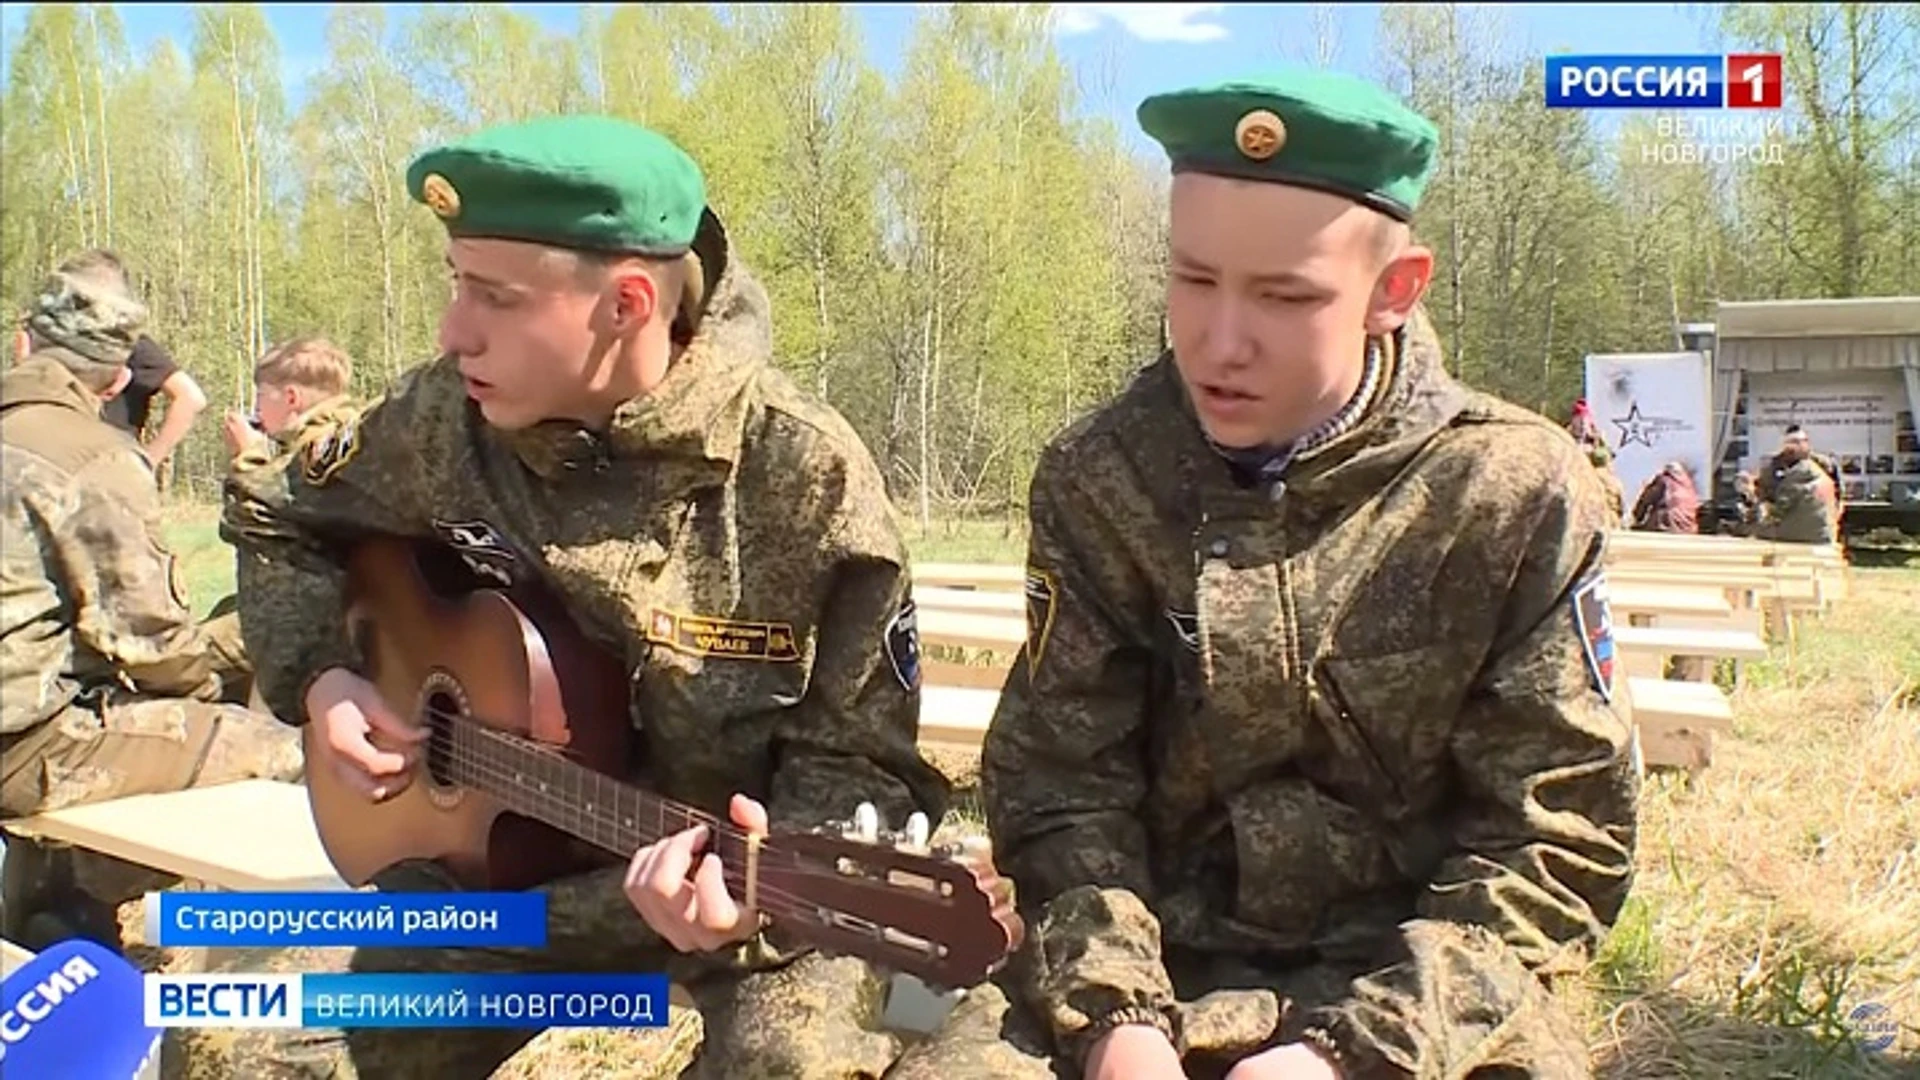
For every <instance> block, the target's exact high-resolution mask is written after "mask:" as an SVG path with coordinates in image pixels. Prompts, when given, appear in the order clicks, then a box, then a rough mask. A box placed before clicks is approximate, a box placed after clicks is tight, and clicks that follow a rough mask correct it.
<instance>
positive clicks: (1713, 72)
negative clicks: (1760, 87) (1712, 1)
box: [1546, 56, 1726, 109]
mask: <svg viewBox="0 0 1920 1080" xmlns="http://www.w3.org/2000/svg"><path fill="white" fill-rule="evenodd" d="M1725 76H1726V58H1725V57H1721V56H1549V57H1547V75H1546V96H1547V108H1549V109H1719V108H1723V107H1725V105H1726V82H1725Z"/></svg>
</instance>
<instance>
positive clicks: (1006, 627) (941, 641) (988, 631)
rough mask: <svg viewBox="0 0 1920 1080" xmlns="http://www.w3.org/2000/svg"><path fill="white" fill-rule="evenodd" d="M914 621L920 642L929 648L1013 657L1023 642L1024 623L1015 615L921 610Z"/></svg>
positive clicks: (938, 609)
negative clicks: (956, 648) (986, 651)
mask: <svg viewBox="0 0 1920 1080" xmlns="http://www.w3.org/2000/svg"><path fill="white" fill-rule="evenodd" d="M917 619H918V623H919V627H920V640H921V641H922V642H924V643H926V644H929V645H956V646H960V647H962V648H969V649H989V650H994V651H998V652H1008V653H1014V652H1019V651H1020V647H1021V646H1022V645H1024V644H1026V641H1027V620H1026V619H1025V618H1022V617H1021V616H1018V615H990V614H983V613H981V612H977V611H947V610H943V609H940V608H921V609H920V610H919V612H918V615H917Z"/></svg>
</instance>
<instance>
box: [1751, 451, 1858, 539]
mask: <svg viewBox="0 0 1920 1080" xmlns="http://www.w3.org/2000/svg"><path fill="white" fill-rule="evenodd" d="M1837 475H1838V474H1837V473H1835V472H1832V471H1829V470H1828V468H1827V467H1826V466H1825V465H1822V464H1821V463H1820V460H1819V458H1818V457H1817V456H1816V455H1815V454H1814V452H1813V444H1812V441H1811V440H1809V439H1808V438H1807V432H1806V429H1804V428H1802V427H1801V426H1800V425H1799V424H1793V425H1790V426H1789V427H1788V428H1787V431H1786V437H1785V438H1784V439H1783V440H1782V441H1781V445H1780V452H1779V453H1777V454H1775V455H1774V456H1773V458H1772V459H1771V460H1769V461H1768V462H1767V463H1766V465H1764V466H1763V467H1762V468H1761V471H1760V475H1759V476H1757V477H1755V479H1754V492H1755V494H1756V495H1758V497H1759V499H1760V503H1761V507H1762V510H1761V521H1760V524H1759V526H1758V528H1756V529H1755V531H1754V534H1755V535H1756V536H1759V537H1761V538H1763V539H1767V540H1784V541H1786V542H1788V543H1794V544H1831V543H1833V542H1834V539H1835V538H1836V537H1837V536H1838V535H1839V524H1840V506H1839V503H1840V497H1839V484H1838V481H1837V480H1835V477H1836V476H1837Z"/></svg>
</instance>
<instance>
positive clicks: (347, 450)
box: [302, 419, 360, 487]
mask: <svg viewBox="0 0 1920 1080" xmlns="http://www.w3.org/2000/svg"><path fill="white" fill-rule="evenodd" d="M359 452H360V424H359V422H358V420H352V419H350V420H346V421H343V422H341V424H340V425H339V426H337V427H335V428H334V429H333V430H332V431H329V432H327V433H326V434H325V435H322V436H321V437H319V438H317V439H315V440H313V441H312V442H310V443H308V444H307V447H306V461H305V463H304V468H303V469H302V472H303V473H304V474H305V476H306V480H307V483H309V484H312V485H313V486H315V487H319V486H320V485H322V484H325V483H326V482H328V481H329V480H332V479H333V477H334V474H335V473H338V472H339V471H340V470H341V468H342V467H344V466H345V465H346V463H347V462H349V461H352V460H353V455H355V454H357V453H359Z"/></svg>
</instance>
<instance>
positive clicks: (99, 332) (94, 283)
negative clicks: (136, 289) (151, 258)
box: [27, 272, 147, 364]
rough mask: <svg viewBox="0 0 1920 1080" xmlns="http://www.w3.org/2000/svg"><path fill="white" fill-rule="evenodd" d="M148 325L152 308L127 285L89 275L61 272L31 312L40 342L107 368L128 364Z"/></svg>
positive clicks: (31, 325) (31, 326)
mask: <svg viewBox="0 0 1920 1080" xmlns="http://www.w3.org/2000/svg"><path fill="white" fill-rule="evenodd" d="M146 325H147V307H146V305H145V304H142V303H141V302H140V301H138V300H135V299H134V298H133V297H131V296H129V295H127V291H126V288H125V286H124V285H123V284H121V283H119V282H116V281H112V280H108V279H106V278H104V277H102V276H100V275H95V274H89V273H72V272H57V273H55V274H54V275H53V276H52V277H49V278H48V279H47V282H46V284H45V285H42V286H41V288H40V295H39V296H38V297H37V298H35V300H34V302H33V307H32V309H31V310H29V311H28V312H27V329H28V330H30V331H32V333H33V335H34V337H35V338H37V339H39V340H41V341H44V342H47V343H49V344H52V345H58V346H60V347H62V348H65V349H68V350H70V351H72V352H74V353H77V354H79V355H81V356H84V357H86V358H87V359H89V360H93V361H95V362H97V363H102V364H124V363H126V362H127V358H128V357H129V356H132V355H133V345H134V342H136V341H138V340H139V339H140V335H141V333H142V332H143V331H144V330H145V329H146Z"/></svg>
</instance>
